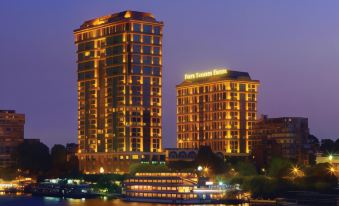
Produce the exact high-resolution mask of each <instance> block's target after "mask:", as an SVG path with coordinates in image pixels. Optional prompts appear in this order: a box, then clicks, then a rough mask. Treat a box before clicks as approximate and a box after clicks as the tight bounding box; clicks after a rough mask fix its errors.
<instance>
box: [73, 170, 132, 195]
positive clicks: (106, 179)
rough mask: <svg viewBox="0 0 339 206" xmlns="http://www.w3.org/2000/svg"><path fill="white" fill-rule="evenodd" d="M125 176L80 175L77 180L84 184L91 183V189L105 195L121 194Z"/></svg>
mask: <svg viewBox="0 0 339 206" xmlns="http://www.w3.org/2000/svg"><path fill="white" fill-rule="evenodd" d="M126 177H127V175H120V174H93V175H81V176H80V177H79V178H80V179H83V180H85V181H86V182H92V183H94V184H93V187H94V188H95V189H97V190H99V191H105V192H106V193H121V188H122V181H123V180H124V179H125V178H126Z"/></svg>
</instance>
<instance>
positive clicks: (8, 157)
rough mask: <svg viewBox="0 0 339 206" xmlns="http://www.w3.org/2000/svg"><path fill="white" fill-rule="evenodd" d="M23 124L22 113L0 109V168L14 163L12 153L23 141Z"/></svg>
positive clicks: (23, 117)
mask: <svg viewBox="0 0 339 206" xmlns="http://www.w3.org/2000/svg"><path fill="white" fill-rule="evenodd" d="M24 126H25V115H24V114H17V113H16V112H15V110H0V168H6V167H11V166H13V165H14V164H15V160H14V159H13V157H12V154H13V152H15V150H16V149H17V147H18V145H19V144H21V143H22V142H23V141H24Z"/></svg>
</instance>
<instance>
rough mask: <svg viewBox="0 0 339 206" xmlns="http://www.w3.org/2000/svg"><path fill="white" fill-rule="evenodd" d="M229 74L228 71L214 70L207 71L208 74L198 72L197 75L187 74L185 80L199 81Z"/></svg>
mask: <svg viewBox="0 0 339 206" xmlns="http://www.w3.org/2000/svg"><path fill="white" fill-rule="evenodd" d="M227 72H228V71H227V69H213V70H211V71H207V72H196V73H191V74H185V75H184V78H185V80H189V79H197V78H204V77H211V76H217V75H223V74H227Z"/></svg>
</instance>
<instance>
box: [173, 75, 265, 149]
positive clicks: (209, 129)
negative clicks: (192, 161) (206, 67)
mask: <svg viewBox="0 0 339 206" xmlns="http://www.w3.org/2000/svg"><path fill="white" fill-rule="evenodd" d="M258 86H259V81H257V80H252V79H251V77H250V75H249V74H248V73H247V72H238V71H231V70H227V69H225V68H220V69H213V70H211V71H207V72H196V73H191V74H186V75H185V80H184V81H183V82H182V83H181V84H179V85H177V146H178V147H179V148H199V146H201V145H209V146H211V148H212V150H213V151H214V152H216V153H221V154H223V155H225V154H229V155H231V154H235V155H238V154H246V153H249V152H250V151H251V146H252V141H251V135H252V133H253V131H252V127H253V125H254V123H255V121H256V115H257V114H256V113H257V94H258Z"/></svg>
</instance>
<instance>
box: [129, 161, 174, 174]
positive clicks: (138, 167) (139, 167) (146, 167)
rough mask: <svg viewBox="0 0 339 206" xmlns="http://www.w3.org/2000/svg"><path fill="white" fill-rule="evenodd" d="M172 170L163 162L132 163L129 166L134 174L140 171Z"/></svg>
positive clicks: (130, 171) (130, 172)
mask: <svg viewBox="0 0 339 206" xmlns="http://www.w3.org/2000/svg"><path fill="white" fill-rule="evenodd" d="M170 171H171V170H170V169H169V168H168V167H167V166H166V165H163V164H141V163H136V164H132V165H131V166H130V167H129V174H131V175H134V174H135V173H138V172H170Z"/></svg>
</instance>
